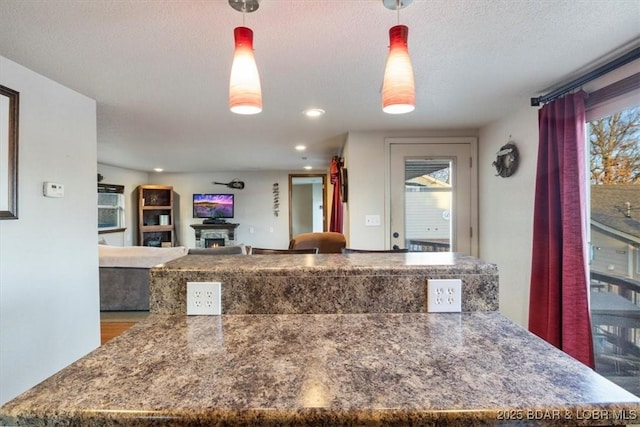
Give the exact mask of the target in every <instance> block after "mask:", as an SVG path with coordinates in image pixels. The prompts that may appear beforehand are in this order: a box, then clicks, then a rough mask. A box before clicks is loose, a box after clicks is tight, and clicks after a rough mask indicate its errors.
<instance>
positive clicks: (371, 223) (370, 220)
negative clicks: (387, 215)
mask: <svg viewBox="0 0 640 427" xmlns="http://www.w3.org/2000/svg"><path fill="white" fill-rule="evenodd" d="M364 225H366V226H367V227H377V226H380V215H365V217H364Z"/></svg>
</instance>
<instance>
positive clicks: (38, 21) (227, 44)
mask: <svg viewBox="0 0 640 427" xmlns="http://www.w3.org/2000/svg"><path fill="white" fill-rule="evenodd" d="M242 18H243V17H242V14H240V13H239V12H236V11H235V10H233V9H232V8H231V7H230V6H229V5H228V2H227V0H210V1H189V0H164V1H157V0H154V1H124V0H121V1H115V0H100V1H97V0H96V1H87V0H55V1H54V0H50V1H46V0H38V1H33V0H0V54H1V55H3V56H5V57H7V58H9V59H11V60H13V61H15V62H18V63H19V64H21V65H24V66H26V67H27V68H30V69H32V70H34V71H36V72H39V73H41V74H43V75H45V76H47V77H49V78H51V79H53V80H55V81H58V82H60V83H62V84H63V85H65V86H67V87H69V88H72V89H74V90H76V91H78V92H80V93H82V94H85V95H87V96H89V97H91V98H94V99H96V100H97V102H98V160H99V161H100V162H102V163H106V164H111V165H116V166H121V167H127V168H132V169H138V170H150V169H151V168H153V167H163V168H164V169H165V170H166V171H169V172H180V171H200V172H206V171H222V170H265V169H268V170H277V169H280V170H300V169H301V168H302V166H303V165H305V164H309V165H312V166H313V167H314V169H316V170H318V169H320V170H324V169H326V167H327V165H328V161H329V159H330V157H331V156H332V155H333V154H336V153H337V152H338V150H339V149H340V147H341V146H342V143H343V141H344V139H345V136H346V133H347V132H348V131H364V130H422V129H462V128H465V129H468V128H478V127H480V126H483V125H485V124H487V123H489V122H491V121H493V120H495V119H497V118H499V117H501V116H503V115H505V114H508V113H509V112H511V111H513V110H514V109H516V108H522V107H523V106H525V105H527V104H528V102H529V98H530V97H531V96H535V95H538V94H540V93H542V92H544V91H546V90H548V89H549V88H550V87H552V86H554V85H556V84H558V83H562V82H563V81H566V80H567V79H569V78H571V77H572V76H574V75H575V74H576V73H578V72H580V71H584V70H585V69H586V68H588V67H593V66H594V65H599V64H600V63H601V62H602V61H603V60H606V59H610V55H611V53H619V52H620V51H623V50H625V49H628V48H629V47H630V46H635V45H637V44H638V40H639V37H640V30H639V28H640V1H639V0H554V1H550V0H424V1H421V0H415V1H414V2H413V3H412V4H411V5H410V6H409V7H408V8H406V9H403V10H402V11H401V13H400V22H401V23H402V24H405V25H408V26H409V28H410V30H409V50H410V53H411V57H412V61H413V66H414V72H415V75H416V85H417V94H416V97H417V106H416V109H415V111H414V112H412V113H409V114H406V115H401V116H391V115H386V114H384V113H383V112H382V110H381V106H380V85H381V80H382V73H383V69H384V62H385V59H386V52H387V46H388V29H389V28H390V27H391V26H393V25H395V24H396V23H397V15H396V13H395V12H393V11H391V10H388V9H386V8H385V7H384V6H383V4H382V1H381V0H341V1H332V0H262V1H261V3H260V8H259V9H258V11H256V12H254V13H251V14H247V15H246V17H245V19H246V25H247V26H249V27H251V28H252V29H253V30H254V48H255V55H256V61H257V63H258V69H259V71H260V75H261V81H262V90H263V103H264V110H263V112H262V113H261V114H259V115H256V116H238V115H234V114H232V113H231V112H229V110H228V79H229V70H230V68H231V60H232V56H233V28H234V27H236V26H240V25H242ZM1 72H2V70H0V73H1ZM312 106H314V107H320V108H323V109H325V110H326V111H327V114H326V115H325V116H323V117H321V118H319V119H315V120H310V119H307V118H305V117H304V116H303V115H302V114H301V111H302V110H303V109H305V108H308V107H312ZM297 144H305V145H307V146H308V149H307V151H306V152H305V153H304V154H300V153H298V152H296V151H295V150H294V149H293V147H294V146H295V145H297ZM301 156H306V157H308V159H306V160H302V159H301V158H300V157H301Z"/></svg>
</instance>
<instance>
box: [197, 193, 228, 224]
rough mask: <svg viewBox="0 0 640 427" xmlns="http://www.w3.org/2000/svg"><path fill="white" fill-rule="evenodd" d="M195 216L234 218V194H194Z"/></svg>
mask: <svg viewBox="0 0 640 427" xmlns="http://www.w3.org/2000/svg"><path fill="white" fill-rule="evenodd" d="M193 217H194V218H233V194H194V195H193Z"/></svg>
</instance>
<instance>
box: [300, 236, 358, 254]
mask: <svg viewBox="0 0 640 427" xmlns="http://www.w3.org/2000/svg"><path fill="white" fill-rule="evenodd" d="M346 246H347V240H346V239H345V238H344V234H342V233H336V232H333V231H324V232H315V233H302V234H298V235H297V236H294V237H293V239H291V242H289V249H309V248H318V253H319V254H339V253H340V252H341V251H342V248H344V247H346Z"/></svg>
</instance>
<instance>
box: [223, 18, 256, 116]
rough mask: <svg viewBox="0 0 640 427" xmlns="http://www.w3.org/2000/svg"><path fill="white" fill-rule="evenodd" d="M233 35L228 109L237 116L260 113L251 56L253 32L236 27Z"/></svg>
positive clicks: (245, 28)
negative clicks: (233, 47) (233, 49)
mask: <svg viewBox="0 0 640 427" xmlns="http://www.w3.org/2000/svg"><path fill="white" fill-rule="evenodd" d="M233 35H234V38H235V43H236V47H235V52H234V56H233V65H232V66H231V79H230V81H229V108H230V109H231V111H232V112H233V113H237V114H257V113H259V112H261V111H262V90H261V89H260V75H259V74H258V67H257V66H256V60H255V58H254V56H253V31H251V29H250V28H247V27H237V28H236V29H234V30H233Z"/></svg>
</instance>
